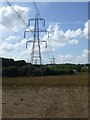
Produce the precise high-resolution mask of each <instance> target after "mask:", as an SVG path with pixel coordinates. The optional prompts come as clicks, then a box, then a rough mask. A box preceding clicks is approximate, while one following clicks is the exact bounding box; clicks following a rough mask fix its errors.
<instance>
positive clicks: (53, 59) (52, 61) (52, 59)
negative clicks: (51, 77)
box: [51, 56, 55, 65]
mask: <svg viewBox="0 0 90 120" xmlns="http://www.w3.org/2000/svg"><path fill="white" fill-rule="evenodd" d="M51 64H53V65H54V64H55V58H54V56H53V58H51Z"/></svg>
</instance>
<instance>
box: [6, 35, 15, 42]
mask: <svg viewBox="0 0 90 120" xmlns="http://www.w3.org/2000/svg"><path fill="white" fill-rule="evenodd" d="M15 39H16V36H12V35H10V36H9V38H6V41H13V40H15Z"/></svg>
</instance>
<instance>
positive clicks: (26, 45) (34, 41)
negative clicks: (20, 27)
mask: <svg viewBox="0 0 90 120" xmlns="http://www.w3.org/2000/svg"><path fill="white" fill-rule="evenodd" d="M29 42H33V40H29V41H27V42H26V48H27V47H28V43H29ZM34 42H36V41H34Z"/></svg>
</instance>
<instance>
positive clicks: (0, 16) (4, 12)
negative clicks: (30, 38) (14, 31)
mask: <svg viewBox="0 0 90 120" xmlns="http://www.w3.org/2000/svg"><path fill="white" fill-rule="evenodd" d="M12 7H13V9H14V10H15V11H14V10H13V9H12ZM12 7H11V6H7V7H2V8H0V21H1V22H2V23H3V24H4V25H5V26H7V27H9V28H13V27H15V26H23V25H24V23H23V22H25V21H27V18H28V12H29V8H27V7H20V6H17V5H14V6H12ZM17 13H18V14H19V15H18V14H17ZM20 16H21V17H20ZM21 18H22V19H23V20H22V19H21ZM25 23H26V22H25Z"/></svg>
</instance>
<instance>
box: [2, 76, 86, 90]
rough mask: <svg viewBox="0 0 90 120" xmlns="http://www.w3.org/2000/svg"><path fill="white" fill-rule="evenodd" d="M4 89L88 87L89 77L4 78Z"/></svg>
mask: <svg viewBox="0 0 90 120" xmlns="http://www.w3.org/2000/svg"><path fill="white" fill-rule="evenodd" d="M2 81H3V82H2V85H3V87H4V86H5V87H15V88H16V87H27V86H51V87H53V86H88V75H72V76H70V75H69V76H45V77H16V78H8V77H3V80H2Z"/></svg>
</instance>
